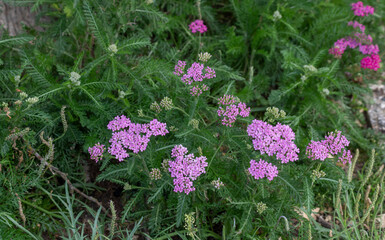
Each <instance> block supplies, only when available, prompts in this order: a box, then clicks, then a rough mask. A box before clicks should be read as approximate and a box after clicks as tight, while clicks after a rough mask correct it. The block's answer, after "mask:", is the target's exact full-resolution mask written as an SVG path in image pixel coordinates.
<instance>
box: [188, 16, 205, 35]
mask: <svg viewBox="0 0 385 240" xmlns="http://www.w3.org/2000/svg"><path fill="white" fill-rule="evenodd" d="M189 28H190V30H191V32H192V33H196V32H200V33H204V32H206V31H207V27H206V25H204V24H203V20H199V19H198V20H195V21H194V22H192V23H191V24H190V25H189Z"/></svg>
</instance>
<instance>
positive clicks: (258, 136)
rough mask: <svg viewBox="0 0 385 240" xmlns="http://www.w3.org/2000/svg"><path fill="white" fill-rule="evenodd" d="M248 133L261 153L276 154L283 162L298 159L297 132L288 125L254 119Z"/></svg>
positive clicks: (255, 147)
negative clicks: (274, 124)
mask: <svg viewBox="0 0 385 240" xmlns="http://www.w3.org/2000/svg"><path fill="white" fill-rule="evenodd" d="M247 134H248V135H249V136H250V137H252V138H253V145H254V149H255V150H257V151H260V152H261V154H267V155H269V156H273V155H276V158H277V159H278V160H281V162H282V163H288V162H294V161H297V160H298V153H299V148H298V147H297V146H296V145H295V143H294V139H295V133H294V132H293V130H292V129H291V128H290V127H289V126H288V125H282V124H281V123H278V124H277V125H276V126H273V125H271V124H268V123H266V122H263V121H261V120H257V119H254V120H253V122H252V123H251V124H250V125H249V126H248V127H247Z"/></svg>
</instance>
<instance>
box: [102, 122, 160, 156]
mask: <svg viewBox="0 0 385 240" xmlns="http://www.w3.org/2000/svg"><path fill="white" fill-rule="evenodd" d="M166 127H167V125H166V123H161V122H159V121H158V120H157V119H153V120H152V121H151V122H150V123H145V124H139V123H133V122H131V120H130V119H129V118H127V117H126V116H124V115H122V116H116V117H115V119H114V120H112V121H110V122H109V123H108V125H107V128H108V129H109V130H111V131H113V133H112V137H111V139H110V140H109V142H110V143H111V145H110V146H109V147H108V152H109V153H110V154H111V155H112V156H114V157H115V158H116V159H118V160H119V161H120V162H121V161H123V160H124V159H125V158H127V157H129V154H128V152H127V150H131V151H133V152H134V153H138V152H143V151H144V150H146V148H147V145H148V143H149V142H150V137H151V136H158V135H161V136H164V135H166V134H167V133H168V130H167V128H166Z"/></svg>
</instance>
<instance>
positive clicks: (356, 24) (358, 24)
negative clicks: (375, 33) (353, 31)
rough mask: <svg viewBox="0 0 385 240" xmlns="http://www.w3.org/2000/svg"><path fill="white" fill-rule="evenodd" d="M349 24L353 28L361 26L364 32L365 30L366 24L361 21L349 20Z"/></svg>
mask: <svg viewBox="0 0 385 240" xmlns="http://www.w3.org/2000/svg"><path fill="white" fill-rule="evenodd" d="M348 26H353V28H359V29H360V30H361V32H362V33H364V32H365V25H363V24H361V23H359V22H357V21H354V22H352V21H350V22H348Z"/></svg>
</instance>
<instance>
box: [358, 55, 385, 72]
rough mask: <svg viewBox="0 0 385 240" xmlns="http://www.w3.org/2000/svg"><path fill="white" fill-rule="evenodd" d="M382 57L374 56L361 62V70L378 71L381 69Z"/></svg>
mask: <svg viewBox="0 0 385 240" xmlns="http://www.w3.org/2000/svg"><path fill="white" fill-rule="evenodd" d="M380 62H381V59H380V56H378V55H375V54H372V55H371V56H367V57H364V58H363V59H362V60H361V68H368V69H372V70H374V71H377V70H378V69H379V68H380Z"/></svg>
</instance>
